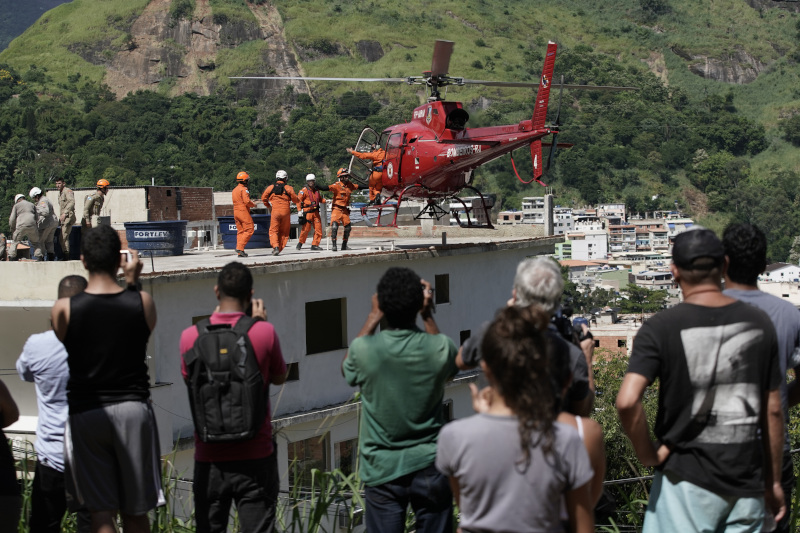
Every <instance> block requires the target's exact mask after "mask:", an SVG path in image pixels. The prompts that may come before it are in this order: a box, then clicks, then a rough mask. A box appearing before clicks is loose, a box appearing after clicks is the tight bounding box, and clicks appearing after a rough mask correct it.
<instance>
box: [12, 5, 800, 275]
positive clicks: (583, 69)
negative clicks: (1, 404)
mask: <svg viewBox="0 0 800 533" xmlns="http://www.w3.org/2000/svg"><path fill="white" fill-rule="evenodd" d="M258 3H259V4H261V2H258ZM147 4H148V2H147V1H146V0H125V1H123V0H103V1H102V2H99V1H90V0H74V1H73V2H72V3H70V4H65V5H62V6H60V7H58V8H56V9H54V10H52V11H50V12H48V13H47V14H46V15H45V16H44V17H42V19H40V20H39V21H38V22H37V23H36V24H34V25H33V26H32V27H31V28H30V29H29V30H28V31H27V32H26V33H25V34H24V35H22V36H21V37H19V38H18V39H16V40H15V41H14V42H13V43H12V45H11V46H10V47H9V48H8V49H7V50H5V51H3V52H2V53H0V65H2V64H5V65H6V68H5V72H6V74H5V75H4V74H3V72H2V71H0V106H2V108H3V113H0V202H3V203H2V206H0V224H2V223H3V222H4V219H5V217H3V216H2V215H3V213H8V210H9V205H10V200H11V198H13V195H14V194H15V193H16V192H20V191H23V190H27V188H29V187H30V186H32V185H34V184H35V185H39V186H47V185H48V183H49V182H50V181H51V180H52V179H53V177H54V176H56V175H65V176H67V177H68V178H69V179H70V180H72V182H73V183H75V184H77V185H89V184H91V183H93V181H95V180H96V179H98V178H99V177H107V178H109V179H112V183H116V184H126V185H127V184H140V183H149V182H150V180H151V178H153V177H156V181H157V182H161V183H172V184H185V185H188V184H196V185H213V186H215V187H217V188H219V189H225V188H230V186H231V180H232V177H233V175H234V174H235V172H236V171H237V170H240V169H247V170H248V171H250V172H251V174H254V175H255V176H256V178H255V179H256V188H257V187H261V186H266V184H267V183H268V182H269V181H270V178H271V176H273V175H274V172H275V170H277V168H286V169H287V170H289V171H290V175H291V176H293V177H295V178H297V179H299V177H300V176H302V175H304V174H305V173H306V172H308V171H314V172H317V173H322V174H325V173H326V172H328V169H330V168H335V167H338V166H340V165H341V164H343V163H344V162H345V160H346V158H345V155H344V148H345V147H347V146H350V145H352V144H353V143H354V142H355V139H356V137H357V134H358V132H359V131H360V129H361V127H362V126H363V125H364V124H369V125H370V126H372V127H375V128H382V127H385V126H387V125H391V124H394V123H397V122H401V121H405V120H408V119H409V118H410V113H411V110H412V108H413V107H414V106H415V105H418V103H419V102H421V101H422V100H423V99H424V97H425V95H424V94H423V93H422V92H420V91H419V88H418V87H409V86H406V85H397V86H394V85H393V86H387V85H380V84H355V83H341V84H333V83H324V82H319V83H314V84H312V85H311V88H312V97H311V98H309V97H308V96H306V95H303V94H297V93H296V92H295V91H293V90H291V88H288V89H287V90H285V91H284V92H283V93H281V95H279V96H277V97H276V96H266V97H265V96H264V94H266V93H264V92H263V91H260V90H259V89H258V86H254V85H246V84H242V83H237V82H231V81H230V80H228V79H227V76H232V75H259V74H267V75H268V74H270V73H271V72H270V69H271V66H270V65H269V64H267V63H265V57H266V56H267V55H268V51H269V42H268V40H264V39H251V40H247V41H244V42H235V43H233V44H228V45H225V46H221V47H220V50H219V52H218V54H217V56H216V59H215V65H214V69H213V71H211V72H209V73H208V74H207V76H208V79H212V80H213V84H212V86H213V93H212V94H211V95H209V96H195V95H183V96H174V94H173V93H174V87H175V82H176V80H175V79H170V78H169V77H166V78H165V79H164V80H162V81H161V82H160V83H159V85H158V93H159V94H155V93H148V92H146V93H140V94H137V95H132V96H129V97H126V98H124V99H122V100H121V101H115V98H114V97H113V94H111V93H110V92H109V91H108V88H106V87H105V86H104V85H103V82H104V81H105V77H104V76H105V66H104V58H105V59H106V60H110V59H111V58H113V56H114V54H115V53H116V52H117V51H118V50H119V49H121V48H124V47H125V46H127V43H128V41H129V40H130V39H131V36H130V31H131V30H130V28H131V24H132V23H133V21H134V20H135V19H136V17H137V16H139V15H140V14H141V13H142V12H143V10H144V9H145V7H146V6H147ZM750 4H752V5H757V6H758V5H761V4H763V5H764V7H762V8H754V7H751V5H750ZM275 5H276V7H277V9H278V12H279V14H280V18H281V19H282V22H283V27H282V29H283V33H284V34H285V37H286V40H287V42H288V45H289V47H290V49H291V50H292V51H293V52H294V54H295V56H296V57H297V58H298V59H299V61H300V66H301V68H302V69H303V71H304V72H305V74H306V75H311V76H331V77H342V76H358V77H367V76H376V77H400V76H409V75H419V74H420V73H421V72H422V71H424V70H427V69H429V68H430V60H431V54H432V50H433V44H434V41H435V40H436V39H448V40H452V41H454V42H455V43H456V44H455V51H454V54H453V57H452V61H451V65H450V73H451V74H452V75H457V76H463V77H465V78H471V79H490V80H504V81H518V80H527V81H536V80H538V76H539V74H540V71H541V64H542V59H543V57H542V56H543V53H544V48H545V45H546V43H547V41H548V40H553V41H556V42H558V43H559V52H558V57H557V60H556V76H557V77H558V76H561V75H563V76H564V78H565V82H567V83H589V84H601V85H633V86H636V87H639V88H640V90H639V91H637V92H636V93H614V94H612V93H600V92H588V91H565V93H564V101H563V104H562V109H561V122H562V131H563V133H562V135H561V136H560V137H559V141H564V142H571V143H575V147H574V148H572V149H570V150H564V151H561V152H559V155H558V158H557V161H558V164H557V168H556V170H555V171H554V172H553V174H551V175H550V176H547V177H546V178H545V181H546V182H547V183H548V184H550V185H553V186H554V187H555V193H556V196H557V201H558V202H559V203H561V204H565V205H573V204H574V205H580V204H583V203H586V202H591V203H594V202H598V201H625V202H626V203H627V204H628V205H629V208H631V209H632V210H634V211H636V210H640V211H644V210H653V209H665V208H672V207H673V206H674V205H675V204H676V203H677V204H678V205H679V206H680V207H681V208H682V209H684V210H687V211H689V213H690V214H692V215H693V216H695V217H696V218H697V219H698V220H699V221H700V222H701V223H705V224H708V225H710V226H711V227H713V228H714V229H721V228H722V227H723V226H724V225H725V224H726V223H727V222H728V221H730V220H749V221H753V222H756V223H758V224H760V225H761V226H762V227H764V229H765V230H766V231H767V233H768V234H769V235H770V238H771V248H770V254H771V258H772V259H774V260H782V259H785V258H786V257H787V256H788V253H789V249H790V247H791V243H792V240H793V238H794V236H796V235H800V205H798V204H799V203H800V196H798V192H800V191H798V189H799V188H800V179H798V172H800V151H798V149H797V145H798V144H800V115H799V114H798V109H800V89H798V87H800V84H798V81H799V80H798V76H799V75H800V66H798V60H800V51H798V45H799V44H800V16H798V15H797V14H796V13H794V12H790V11H787V10H784V9H781V8H780V7H778V6H779V3H775V2H759V0H750V2H749V3H748V2H746V1H745V0H714V1H713V2H695V1H691V0H618V1H616V2H613V3H599V2H585V1H579V0H574V1H573V0H542V1H539V2H536V3H531V2H523V1H518V0H505V1H499V2H489V1H488V0H462V1H448V0H444V1H440V2H436V3H432V2H430V1H429V0H409V1H407V2H404V3H402V4H398V3H396V2H386V1H377V0H370V1H360V0H356V1H351V2H333V3H331V2H323V1H320V0H305V1H303V0H284V1H280V2H277V3H276V4H275ZM780 5H786V4H784V3H780ZM203 6H207V7H208V9H210V12H211V16H212V17H213V20H214V21H215V22H217V23H220V24H222V25H223V28H226V27H232V26H235V25H236V24H239V26H242V25H244V26H247V25H253V24H256V23H257V22H258V19H257V17H254V16H253V13H254V12H255V11H254V10H255V6H254V5H250V6H249V7H248V5H246V4H245V3H244V2H243V1H242V0H211V1H210V2H199V1H197V0H171V4H170V7H171V12H172V16H174V17H175V18H176V20H177V19H179V18H180V17H181V16H184V17H190V18H191V17H197V16H198V15H199V13H200V11H201V9H205V8H204V7H203ZM364 42H371V43H372V44H373V45H375V44H377V45H378V46H377V48H378V49H379V50H380V52H382V56H380V54H378V55H379V56H380V57H379V58H373V59H377V60H374V61H367V60H366V59H365V56H364V53H363V52H361V51H360V48H359V47H360V46H361V45H362V44H363V43H364ZM172 46H179V45H178V44H176V43H173V44H172ZM373 47H374V48H375V46H373ZM698 72H703V73H704V74H705V75H706V76H713V77H715V78H716V79H710V78H708V77H703V76H701V75H699V74H698ZM720 80H729V81H720ZM734 82H737V83H734ZM744 82H747V83H744ZM12 94H18V95H19V97H14V98H12V97H11V95H12ZM446 97H447V99H448V100H459V101H462V102H464V104H465V106H466V107H467V109H468V110H469V112H470V115H471V119H470V122H469V125H470V126H479V125H489V124H498V123H515V122H517V121H519V120H522V119H524V118H529V117H530V113H531V109H532V98H533V95H532V93H531V91H528V90H524V89H506V90H501V89H496V88H486V87H469V88H466V87H464V88H459V87H450V88H449V91H448V93H447V96H446ZM555 110H556V98H552V99H551V106H550V114H551V119H553V118H554V115H555ZM793 117H798V118H793ZM279 132H281V133H280V134H279ZM793 132H795V134H793ZM793 143H794V144H793ZM522 152H525V150H520V153H518V154H515V160H516V162H517V165H518V167H519V168H521V169H526V170H525V171H526V172H529V171H530V158H529V155H528V156H526V154H523V153H522ZM476 180H477V181H478V183H479V184H481V187H482V189H484V190H486V191H489V192H497V193H499V195H500V197H501V199H502V202H503V206H504V207H506V208H513V207H517V208H518V207H519V203H520V199H521V198H522V197H523V196H531V195H538V194H541V192H542V189H541V188H540V187H539V186H535V187H534V186H525V185H522V184H521V183H519V182H518V181H517V180H516V177H515V176H514V174H513V171H512V170H511V165H510V162H509V160H508V158H501V159H499V160H496V161H494V162H492V163H490V164H488V165H486V166H484V167H482V168H481V169H479V170H478V171H477V172H476ZM26 187H27V188H26ZM1 227H2V226H0V228H1Z"/></svg>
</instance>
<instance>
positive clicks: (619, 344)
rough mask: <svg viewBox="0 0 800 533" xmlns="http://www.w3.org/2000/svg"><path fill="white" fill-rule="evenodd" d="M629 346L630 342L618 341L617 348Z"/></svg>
mask: <svg viewBox="0 0 800 533" xmlns="http://www.w3.org/2000/svg"><path fill="white" fill-rule="evenodd" d="M627 344H628V341H626V340H625V339H617V348H625V347H626V346H627Z"/></svg>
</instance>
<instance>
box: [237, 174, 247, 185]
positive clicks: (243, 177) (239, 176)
mask: <svg viewBox="0 0 800 533" xmlns="http://www.w3.org/2000/svg"><path fill="white" fill-rule="evenodd" d="M249 179H250V174H248V173H247V172H239V173H238V174H236V181H238V182H239V183H243V182H245V181H247V180H249Z"/></svg>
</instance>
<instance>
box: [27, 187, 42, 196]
mask: <svg viewBox="0 0 800 533" xmlns="http://www.w3.org/2000/svg"><path fill="white" fill-rule="evenodd" d="M41 194H42V189H40V188H39V187H34V188H33V189H31V193H30V195H29V196H30V197H31V198H36V197H37V196H39V195H41Z"/></svg>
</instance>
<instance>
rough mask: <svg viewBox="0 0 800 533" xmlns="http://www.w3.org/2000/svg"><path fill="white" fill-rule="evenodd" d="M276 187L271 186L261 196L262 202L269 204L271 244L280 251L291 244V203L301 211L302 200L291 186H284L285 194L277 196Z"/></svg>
mask: <svg viewBox="0 0 800 533" xmlns="http://www.w3.org/2000/svg"><path fill="white" fill-rule="evenodd" d="M276 186H277V184H275V185H270V186H269V187H267V188H266V189H264V193H263V194H262V195H261V201H262V202H264V204H269V205H270V206H271V208H270V222H269V244H270V246H272V247H273V248H277V249H278V251H281V250H283V249H284V248H286V243H287V242H289V231H290V230H291V229H292V219H291V213H290V211H289V205H290V203H294V204H295V205H296V206H297V209H300V199H299V198H298V197H297V195H296V194H295V193H294V189H292V187H291V186H289V185H284V187H283V193H282V194H276V192H275V187H276Z"/></svg>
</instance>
